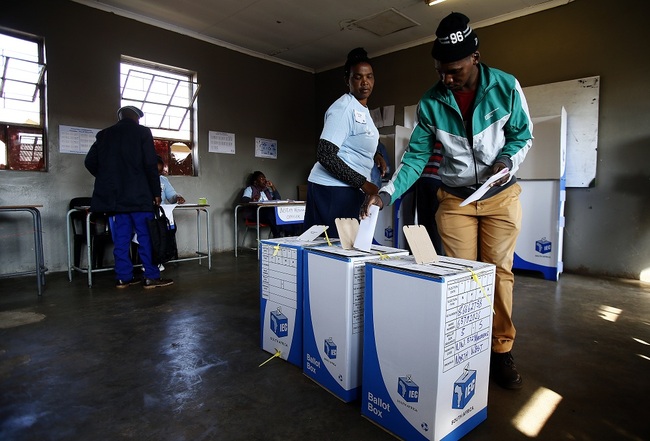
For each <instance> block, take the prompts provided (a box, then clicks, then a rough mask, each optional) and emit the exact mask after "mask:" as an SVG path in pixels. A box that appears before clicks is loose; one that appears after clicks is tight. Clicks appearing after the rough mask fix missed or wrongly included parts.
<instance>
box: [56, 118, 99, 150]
mask: <svg viewBox="0 0 650 441" xmlns="http://www.w3.org/2000/svg"><path fill="white" fill-rule="evenodd" d="M99 131H100V129H90V128H87V127H73V126H63V125H60V126H59V152H60V153H72V154H76V155H85V154H86V153H88V150H90V147H91V146H92V145H93V143H94V142H95V136H96V135H97V133H98V132H99Z"/></svg>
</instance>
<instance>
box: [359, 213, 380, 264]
mask: <svg viewBox="0 0 650 441" xmlns="http://www.w3.org/2000/svg"><path fill="white" fill-rule="evenodd" d="M378 217H379V207H378V206H377V205H371V206H370V208H369V209H368V216H367V217H365V218H364V219H361V223H360V224H359V231H358V232H357V237H356V239H355V240H354V247H355V248H356V249H358V250H361V251H366V252H367V251H370V247H371V246H372V238H373V236H374V235H375V227H376V226H377V218H378Z"/></svg>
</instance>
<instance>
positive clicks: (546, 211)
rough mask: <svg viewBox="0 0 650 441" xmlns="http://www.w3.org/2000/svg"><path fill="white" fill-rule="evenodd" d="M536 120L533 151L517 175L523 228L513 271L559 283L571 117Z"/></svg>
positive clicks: (549, 117)
mask: <svg viewBox="0 0 650 441" xmlns="http://www.w3.org/2000/svg"><path fill="white" fill-rule="evenodd" d="M559 110H560V112H559V114H558V115H555V116H548V117H539V118H533V126H534V132H533V133H534V135H535V139H534V140H533V147H532V148H531V149H530V150H529V151H528V154H527V155H526V160H525V161H524V162H523V163H522V165H521V167H520V168H519V170H518V171H517V179H518V181H517V182H518V183H519V185H520V186H521V189H522V191H521V195H520V196H519V200H520V201H521V209H522V225H521V231H520V233H519V237H518V239H517V245H516V246H515V259H514V264H513V268H515V269H524V270H530V271H536V272H540V273H541V274H542V275H543V276H544V278H545V279H548V280H558V279H559V277H560V274H561V273H562V270H563V263H562V248H563V239H564V204H565V201H566V138H567V114H566V111H565V109H564V108H561V109H559Z"/></svg>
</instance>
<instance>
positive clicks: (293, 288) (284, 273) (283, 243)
mask: <svg viewBox="0 0 650 441" xmlns="http://www.w3.org/2000/svg"><path fill="white" fill-rule="evenodd" d="M317 246H327V242H326V241H325V240H324V239H316V240H312V241H302V240H298V238H295V237H285V238H277V239H268V240H263V241H261V246H260V328H261V329H260V339H261V347H262V349H264V350H265V351H267V352H270V353H271V354H275V353H276V352H277V351H280V358H282V359H283V360H286V361H288V362H289V363H292V364H295V365H296V366H298V367H302V360H303V354H302V334H303V329H302V326H303V312H302V309H303V305H302V302H303V265H304V263H303V262H304V250H305V249H307V248H309V247H317Z"/></svg>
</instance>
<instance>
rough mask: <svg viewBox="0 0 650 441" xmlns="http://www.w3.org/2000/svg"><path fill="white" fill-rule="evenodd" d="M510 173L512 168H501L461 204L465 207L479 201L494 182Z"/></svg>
mask: <svg viewBox="0 0 650 441" xmlns="http://www.w3.org/2000/svg"><path fill="white" fill-rule="evenodd" d="M508 173H510V170H509V169H508V168H503V169H501V170H499V172H498V173H496V174H493V175H492V176H490V179H488V180H487V181H485V183H484V184H483V185H481V186H480V187H479V189H478V190H476V191H475V192H474V193H472V194H471V195H469V197H468V198H467V199H465V200H464V201H463V202H461V203H460V206H461V207H464V206H465V205H467V204H471V203H472V202H475V201H478V200H479V199H481V198H482V197H483V195H485V193H487V192H488V190H489V189H490V188H492V184H493V183H494V182H496V181H498V180H499V179H501V178H503V177H504V176H508Z"/></svg>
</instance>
